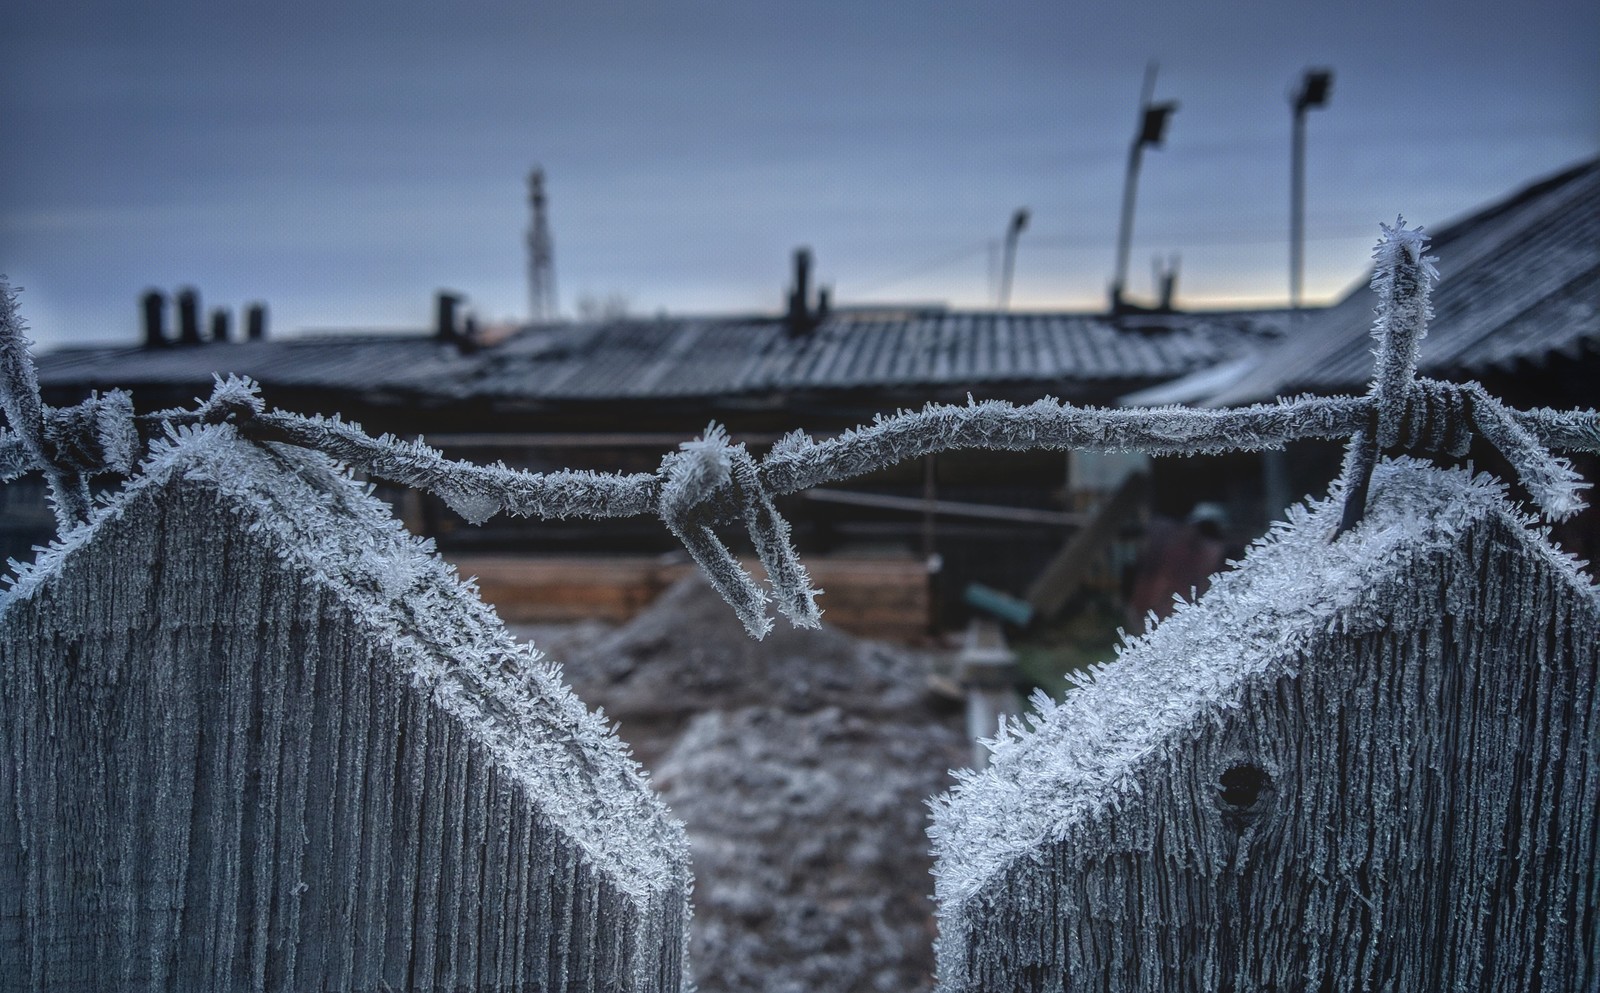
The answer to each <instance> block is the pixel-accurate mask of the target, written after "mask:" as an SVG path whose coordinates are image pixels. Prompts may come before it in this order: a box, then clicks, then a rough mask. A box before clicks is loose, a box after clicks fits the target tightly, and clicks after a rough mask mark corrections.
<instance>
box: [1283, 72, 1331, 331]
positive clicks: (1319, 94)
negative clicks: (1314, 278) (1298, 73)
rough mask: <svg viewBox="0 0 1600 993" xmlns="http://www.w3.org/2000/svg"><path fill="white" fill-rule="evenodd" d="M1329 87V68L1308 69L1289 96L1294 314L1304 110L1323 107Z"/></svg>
mask: <svg viewBox="0 0 1600 993" xmlns="http://www.w3.org/2000/svg"><path fill="white" fill-rule="evenodd" d="M1332 89H1333V70H1332V69H1307V70H1306V72H1305V75H1304V76H1303V77H1302V78H1301V80H1300V88H1299V89H1298V90H1296V91H1295V93H1294V96H1292V97H1291V98H1290V106H1291V107H1292V108H1293V110H1294V124H1293V128H1292V129H1291V135H1290V144H1289V308H1290V309H1291V310H1293V311H1295V312H1296V313H1298V312H1299V310H1300V306H1301V302H1302V301H1301V293H1302V287H1303V285H1304V283H1305V251H1306V249H1305V238H1306V235H1305V210H1306V111H1308V110H1311V109H1312V108H1314V107H1323V106H1326V105H1327V103H1328V94H1329V93H1330V92H1331V90H1332Z"/></svg>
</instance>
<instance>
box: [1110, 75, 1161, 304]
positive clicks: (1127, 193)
mask: <svg viewBox="0 0 1600 993" xmlns="http://www.w3.org/2000/svg"><path fill="white" fill-rule="evenodd" d="M1155 89H1156V64H1155V63H1154V62H1152V63H1150V64H1149V65H1148V66H1146V67H1145V70H1144V89H1143V90H1142V91H1141V93H1140V96H1139V130H1138V131H1137V132H1135V133H1134V136H1133V144H1132V145H1131V146H1129V148H1128V171H1127V175H1126V177H1125V178H1124V179H1123V183H1122V220H1121V223H1120V224H1119V225H1118V227H1117V270H1116V274H1115V275H1114V276H1113V277H1112V279H1111V309H1112V310H1113V311H1117V310H1120V309H1121V307H1122V295H1123V293H1124V291H1125V290H1126V289H1127V285H1128V250H1129V248H1130V247H1131V246H1132V241H1133V203H1134V198H1135V196H1136V195H1137V194H1138V189H1139V165H1140V163H1141V162H1142V161H1143V157H1144V145H1145V133H1144V127H1145V115H1146V113H1147V111H1148V109H1149V107H1150V98H1151V97H1153V96H1154V95H1155Z"/></svg>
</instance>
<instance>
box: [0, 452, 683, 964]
mask: <svg viewBox="0 0 1600 993" xmlns="http://www.w3.org/2000/svg"><path fill="white" fill-rule="evenodd" d="M52 743H59V744H52ZM0 800H3V802H0V806H3V807H4V808H5V809H6V810H7V811H8V812H11V813H13V816H6V817H0V851H28V852H29V853H30V857H29V859H28V860H25V861H26V864H21V863H18V862H14V861H13V860H4V864H3V865H0V894H7V895H6V896H4V897H0V972H4V973H6V974H10V975H17V976H30V975H31V976H32V977H33V978H34V980H36V983H35V985H44V986H48V985H51V984H56V985H70V983H71V982H72V981H74V979H75V978H84V977H88V978H90V979H92V976H93V975H94V974H101V975H107V974H117V975H123V976H129V977H134V978H130V979H129V983H130V985H129V988H136V987H138V986H139V982H140V981H142V980H141V979H140V978H139V977H144V978H145V979H147V980H148V988H152V989H157V988H177V989H213V988H216V989H225V988H230V983H231V984H233V985H234V986H237V985H238V984H239V983H240V982H242V981H243V980H242V979H241V977H249V976H251V975H255V976H257V977H267V976H277V977H280V978H282V979H283V981H284V983H285V984H287V985H294V986H300V987H305V988H310V987H312V986H315V987H317V988H323V987H324V985H326V986H327V988H361V989H369V988H380V985H381V984H382V983H388V984H389V985H390V986H391V987H393V988H397V989H398V988H416V989H430V988H449V989H455V988H475V987H477V986H482V987H484V988H490V987H492V988H497V989H498V988H507V989H510V988H523V986H526V985H530V984H533V985H537V984H538V983H546V982H556V981H557V979H556V978H554V977H562V976H564V977H566V978H564V979H560V980H559V985H560V986H561V988H569V985H568V984H569V982H570V988H587V985H594V986H597V987H605V988H612V987H611V986H609V985H607V984H614V985H615V986H616V987H617V988H621V989H630V990H655V989H677V988H678V987H679V985H680V983H682V981H683V961H684V956H683V949H684V941H685V937H686V932H687V914H688V907H687V894H688V888H689V873H688V856H687V846H686V844H685V840H684V837H683V833H682V829H681V827H680V826H679V825H678V824H677V823H676V822H675V821H673V820H672V819H671V817H670V816H669V815H668V813H667V811H666V808H665V806H664V805H663V804H662V803H661V802H660V800H659V799H658V798H657V797H656V796H655V794H654V793H653V792H652V791H651V790H650V788H649V787H648V785H647V784H646V783H645V782H644V779H643V776H642V775H641V773H640V771H639V769H638V767H637V765H636V764H635V763H634V762H633V761H632V760H631V759H630V758H629V757H628V755H627V752H626V746H624V745H623V744H622V743H621V742H620V741H619V740H618V739H617V738H616V736H615V735H614V733H613V732H612V731H611V729H610V728H609V727H608V725H607V723H606V722H605V720H604V718H603V717H602V716H600V715H596V714H592V713H590V712H589V711H588V710H587V709H586V708H585V707H584V706H583V704H582V703H581V702H580V701H579V700H578V699H577V698H576V697H575V696H573V694H572V693H571V692H570V690H568V689H567V688H566V686H565V685H564V684H563V683H562V682H561V680H560V678H559V673H558V671H557V670H556V669H555V668H554V667H553V666H551V665H549V664H548V663H545V662H543V661H541V660H539V659H538V657H537V655H536V653H533V652H531V651H530V650H528V649H526V648H523V647H520V646H518V645H517V644H516V642H515V641H514V639H512V637H511V636H510V635H509V634H508V633H507V632H506V631H505V629H504V627H503V626H502V625H501V624H500V622H499V620H498V619H497V618H496V617H495V615H494V614H493V612H492V611H491V610H490V609H489V608H487V607H486V606H484V605H483V604H482V602H481V601H480V600H479V599H478V598H477V596H476V593H475V590H474V589H473V588H472V587H471V586H470V585H469V584H466V583H463V582H462V581H461V580H459V579H458V578H457V577H456V576H455V574H454V572H453V570H452V569H451V568H450V567H449V566H448V565H446V564H445V563H444V562H443V561H441V560H440V559H439V558H438V557H437V556H436V555H434V554H432V551H431V548H430V547H429V546H428V545H427V544H426V543H423V542H419V541H417V540H416V539H414V538H412V537H410V536H409V535H407V534H406V533H405V532H404V531H403V529H402V528H401V527H400V525H399V524H398V523H397V522H395V521H394V520H393V518H392V517H391V516H390V515H389V514H388V512H387V508H386V507H385V506H384V505H383V504H381V503H380V502H379V501H377V500H375V499H373V498H372V497H371V496H369V495H368V494H367V493H366V492H365V491H364V489H363V487H362V486H360V485H359V484H357V483H355V482H353V481H352V480H350V479H349V478H348V476H346V475H345V474H344V473H342V472H341V471H339V470H338V469H337V468H336V467H335V466H334V465H333V463H332V462H331V461H330V460H328V459H327V458H326V457H324V456H322V455H320V454H318V453H314V452H309V451H306V450H303V449H295V448H288V447H276V446H260V445H254V444H249V443H246V442H242V441H240V440H238V439H237V437H236V436H235V434H234V430H233V429H232V428H231V427H228V426H217V427H209V428H202V429H195V430H185V431H181V432H178V433H177V434H176V436H175V437H174V438H173V439H171V440H170V441H168V442H165V443H162V444H159V445H158V446H156V448H155V450H154V452H153V454H152V455H151V457H150V458H149V459H148V460H147V463H146V465H145V466H144V467H143V470H142V472H141V473H140V474H139V476H138V477H137V478H136V479H134V480H133V481H132V482H131V483H130V484H128V486H127V487H125V488H124V489H123V490H122V491H120V492H119V493H118V494H117V495H116V496H115V497H113V498H112V499H111V500H110V501H109V502H108V503H107V504H105V505H103V506H100V507H98V508H96V509H95V511H94V513H93V515H92V518H91V520H90V521H89V522H88V523H87V524H84V525H82V526H80V527H77V528H74V529H71V530H69V531H68V532H67V533H66V534H65V535H63V536H62V538H61V539H60V540H59V541H58V542H57V543H56V544H55V546H53V547H52V548H51V549H49V550H46V551H44V552H43V553H41V554H40V556H39V558H38V561H37V562H36V563H34V564H33V565H31V566H27V567H22V568H21V569H20V575H19V576H18V578H17V579H16V581H15V583H14V584H13V586H12V588H11V589H10V590H7V591H6V592H4V593H0ZM85 811H87V812H88V813H84V812H85ZM135 862H138V863H140V864H138V865H135V864H133V863H135ZM6 866H10V868H9V869H8V868H6ZM69 866H90V867H92V868H93V872H92V876H93V880H94V882H86V881H84V880H79V882H78V883H75V884H73V885H72V886H71V887H70V892H68V891H67V890H65V889H63V887H64V886H66V884H65V883H62V882H61V879H62V878H64V877H60V875H59V870H61V869H62V868H63V867H69ZM12 876H15V877H16V878H11V877H12ZM152 908H154V909H152ZM95 935H99V937H95ZM262 941H264V944H263V943H259V942H262ZM196 948H200V949H203V950H204V952H205V954H204V955H194V954H193V953H194V950H195V949H196ZM207 970H218V972H217V975H215V976H212V975H211V974H210V973H209V972H207ZM79 973H82V976H79ZM202 973H205V975H202ZM581 977H587V978H586V979H585V978H581ZM291 980H292V981H291ZM541 988H542V987H541Z"/></svg>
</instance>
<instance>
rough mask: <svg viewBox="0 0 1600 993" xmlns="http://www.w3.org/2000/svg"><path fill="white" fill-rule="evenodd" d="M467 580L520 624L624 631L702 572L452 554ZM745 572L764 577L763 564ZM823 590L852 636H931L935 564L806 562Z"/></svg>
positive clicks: (832, 618)
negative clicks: (599, 624) (600, 624)
mask: <svg viewBox="0 0 1600 993" xmlns="http://www.w3.org/2000/svg"><path fill="white" fill-rule="evenodd" d="M450 560H451V561H452V562H453V563H454V565H455V566H456V569H457V570H458V571H459V572H460V573H461V575H462V576H476V577H477V580H478V588H479V591H480V592H481V594H482V596H483V599H484V600H486V601H487V602H489V603H491V604H493V605H494V607H495V609H496V610H497V611H498V612H499V614H500V616H501V618H502V619H504V620H505V621H507V622H508V623H513V624H550V623H562V622H567V621H578V620H602V621H609V622H612V623H617V624H620V623H622V622H624V621H626V620H628V619H629V618H631V617H633V615H635V614H637V613H638V612H639V611H641V610H643V609H644V608H645V607H646V606H647V605H648V604H649V603H650V602H651V601H652V600H654V599H655V598H656V597H657V596H658V595H660V593H661V592H662V591H663V590H665V589H666V588H667V587H668V586H670V585H672V584H673V583H675V582H677V581H678V580H679V579H682V578H683V577H684V576H687V575H689V574H690V573H692V572H694V565H693V564H692V563H690V562H687V561H684V560H682V559H680V558H677V557H664V556H616V557H601V556H562V557H545V556H528V555H452V556H450ZM745 567H746V568H747V569H751V570H752V571H753V572H754V573H755V574H757V575H760V565H759V563H755V562H746V563H745ZM806 567H807V568H808V569H809V570H810V572H811V576H812V579H813V581H814V582H815V583H816V585H817V586H819V587H821V588H822V590H823V594H822V597H821V598H820V599H819V600H818V601H817V602H818V603H819V604H820V605H821V606H822V609H823V611H824V615H823V617H824V620H826V621H827V622H828V623H830V624H832V625H834V626H835V627H838V628H841V629H843V630H845V631H848V632H850V633H851V634H855V635H859V636H861V637H867V638H877V639H881V640H885V641H902V642H904V641H916V640H918V639H921V638H923V637H926V635H927V632H928V623H929V616H930V614H929V611H930V609H931V607H930V596H929V576H928V569H927V565H926V564H925V563H924V562H923V561H921V560H920V559H913V558H909V557H907V558H826V557H820V556H814V557H811V558H809V559H807V560H806Z"/></svg>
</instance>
